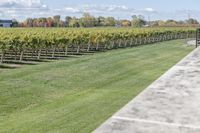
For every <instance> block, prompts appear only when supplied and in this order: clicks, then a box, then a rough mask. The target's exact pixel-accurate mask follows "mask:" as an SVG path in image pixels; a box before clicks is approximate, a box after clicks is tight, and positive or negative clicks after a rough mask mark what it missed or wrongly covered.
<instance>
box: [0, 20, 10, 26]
mask: <svg viewBox="0 0 200 133" xmlns="http://www.w3.org/2000/svg"><path fill="white" fill-rule="evenodd" d="M0 27H12V20H0Z"/></svg>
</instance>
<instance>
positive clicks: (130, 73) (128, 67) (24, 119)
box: [0, 40, 193, 133]
mask: <svg viewBox="0 0 200 133" xmlns="http://www.w3.org/2000/svg"><path fill="white" fill-rule="evenodd" d="M192 49H193V47H188V46H186V44H185V43H184V40H176V41H169V42H162V43H157V44H154V45H146V46H140V47H134V48H127V49H118V50H113V51H108V52H106V53H97V54H94V55H92V56H84V57H81V58H76V59H67V60H60V61H55V62H50V63H40V64H39V65H33V66H30V65H27V66H22V68H17V69H0V132H1V133H89V132H92V131H93V130H94V129H95V128H97V127H98V126H99V125H100V124H101V123H102V122H104V121H105V120H106V119H107V118H109V117H110V116H111V115H112V114H113V113H115V112H116V111H117V110H118V109H120V108H121V107H123V106H124V105H125V104H126V103H127V102H129V101H130V100H131V99H133V98H134V97H135V96H137V95H138V94H139V93H140V92H141V91H142V90H144V89H145V88H146V87H147V86H148V85H150V84H151V83H152V82H153V81H154V80H156V79H157V78H158V77H159V76H161V75H162V74H163V73H164V72H166V70H168V69H169V68H170V67H172V66H173V65H174V64H175V63H177V62H178V61H179V60H181V59H182V58H183V57H184V56H186V55H187V54H188V53H189V52H190V51H192Z"/></svg>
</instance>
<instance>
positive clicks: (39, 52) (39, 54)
mask: <svg viewBox="0 0 200 133" xmlns="http://www.w3.org/2000/svg"><path fill="white" fill-rule="evenodd" d="M41 51H42V50H41V49H39V51H38V57H37V59H38V60H39V59H40V56H41Z"/></svg>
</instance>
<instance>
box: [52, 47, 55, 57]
mask: <svg viewBox="0 0 200 133" xmlns="http://www.w3.org/2000/svg"><path fill="white" fill-rule="evenodd" d="M55 51H56V48H55V47H54V48H53V53H52V58H54V57H55Z"/></svg>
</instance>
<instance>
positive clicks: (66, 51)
mask: <svg viewBox="0 0 200 133" xmlns="http://www.w3.org/2000/svg"><path fill="white" fill-rule="evenodd" d="M67 54H68V45H67V46H66V47H65V55H67Z"/></svg>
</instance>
